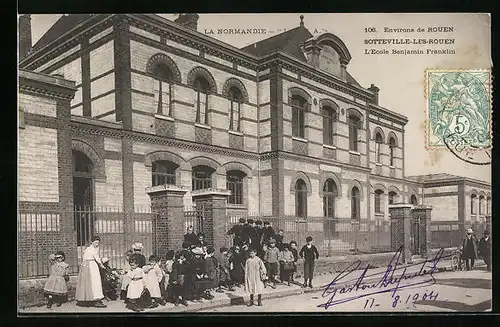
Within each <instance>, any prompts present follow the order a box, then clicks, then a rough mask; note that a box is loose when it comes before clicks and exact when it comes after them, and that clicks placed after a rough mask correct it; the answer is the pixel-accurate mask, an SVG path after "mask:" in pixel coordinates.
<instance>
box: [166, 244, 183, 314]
mask: <svg viewBox="0 0 500 327" xmlns="http://www.w3.org/2000/svg"><path fill="white" fill-rule="evenodd" d="M184 253H185V252H184V251H182V250H181V251H179V252H177V254H176V255H175V261H174V264H173V265H172V273H170V278H169V282H168V288H167V299H168V301H171V302H173V303H174V304H175V306H178V305H179V303H180V304H182V305H185V306H187V305H188V303H187V302H186V299H185V296H186V289H185V280H186V275H187V274H188V269H187V263H186V258H185V257H184Z"/></svg>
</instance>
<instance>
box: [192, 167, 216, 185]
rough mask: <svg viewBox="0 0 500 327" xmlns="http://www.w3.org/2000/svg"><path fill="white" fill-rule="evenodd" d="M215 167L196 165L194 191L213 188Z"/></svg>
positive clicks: (193, 182)
mask: <svg viewBox="0 0 500 327" xmlns="http://www.w3.org/2000/svg"><path fill="white" fill-rule="evenodd" d="M214 172H215V169H213V168H211V167H207V166H196V167H194V168H193V172H192V178H193V180H192V187H193V191H196V190H203V189H207V188H212V174H213V173H214Z"/></svg>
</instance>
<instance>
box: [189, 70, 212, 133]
mask: <svg viewBox="0 0 500 327" xmlns="http://www.w3.org/2000/svg"><path fill="white" fill-rule="evenodd" d="M193 88H194V91H195V92H196V104H195V105H196V122H197V123H201V124H207V125H208V92H209V90H210V84H209V83H208V81H207V80H206V79H205V78H204V77H202V76H198V77H196V79H195V80H194V83H193Z"/></svg>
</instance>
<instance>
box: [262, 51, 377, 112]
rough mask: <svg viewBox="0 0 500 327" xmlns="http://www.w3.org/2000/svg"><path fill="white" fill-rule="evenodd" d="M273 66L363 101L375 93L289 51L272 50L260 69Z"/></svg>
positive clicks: (368, 100)
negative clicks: (333, 74) (319, 68)
mask: <svg viewBox="0 0 500 327" xmlns="http://www.w3.org/2000/svg"><path fill="white" fill-rule="evenodd" d="M271 67H279V68H284V69H287V70H289V71H291V72H293V73H296V74H298V75H300V76H301V77H302V78H303V77H305V78H309V79H311V80H313V81H315V82H318V83H320V84H322V85H325V86H327V87H330V88H332V89H334V90H337V91H340V92H342V93H345V94H348V95H351V96H353V97H355V98H358V99H361V100H363V101H367V102H370V101H372V98H373V94H372V93H371V92H370V91H368V90H365V89H363V88H360V87H357V86H355V85H353V84H349V83H346V82H344V81H342V80H340V79H338V78H335V77H334V76H331V75H329V74H327V73H326V72H323V71H321V70H318V69H315V68H314V67H313V66H312V65H310V64H308V63H305V62H302V61H300V60H299V59H298V58H295V57H293V56H291V55H289V54H287V53H284V52H282V51H280V50H278V51H274V52H271V53H270V54H268V55H266V56H264V57H262V58H261V62H260V65H259V71H262V70H265V69H267V68H271Z"/></svg>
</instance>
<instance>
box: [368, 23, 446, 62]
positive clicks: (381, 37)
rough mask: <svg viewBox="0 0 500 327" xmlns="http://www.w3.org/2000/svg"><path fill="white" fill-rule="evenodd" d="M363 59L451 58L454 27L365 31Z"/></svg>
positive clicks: (371, 29) (385, 28) (387, 28)
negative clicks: (379, 56)
mask: <svg viewBox="0 0 500 327" xmlns="http://www.w3.org/2000/svg"><path fill="white" fill-rule="evenodd" d="M364 32H365V34H366V38H365V39H364V46H365V52H364V53H365V55H454V54H455V53H456V51H455V38H454V32H455V27H453V26H427V27H416V28H415V27H409V28H396V27H386V26H384V27H382V28H379V27H365V28H364Z"/></svg>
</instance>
